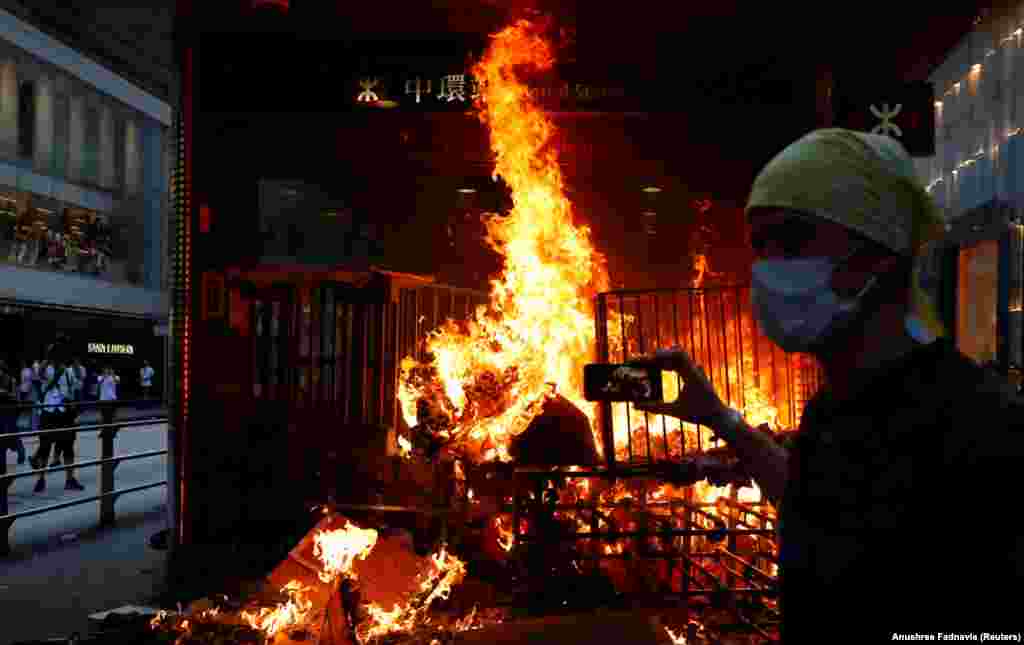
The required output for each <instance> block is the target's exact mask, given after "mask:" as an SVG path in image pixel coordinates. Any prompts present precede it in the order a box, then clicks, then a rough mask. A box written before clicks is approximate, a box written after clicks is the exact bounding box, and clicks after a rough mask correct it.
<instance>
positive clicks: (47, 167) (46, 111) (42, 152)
mask: <svg viewBox="0 0 1024 645" xmlns="http://www.w3.org/2000/svg"><path fill="white" fill-rule="evenodd" d="M53 93H54V88H53V81H52V80H51V79H50V78H48V77H47V76H44V75H40V76H39V79H38V80H37V81H36V96H35V112H36V114H35V118H36V141H35V147H34V148H33V152H32V157H33V158H32V162H33V166H34V167H35V169H36V170H37V171H39V172H43V173H50V172H52V166H53V133H54V130H53V123H54V109H53V107H54V106H53Z"/></svg>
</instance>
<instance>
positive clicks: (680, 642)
mask: <svg viewBox="0 0 1024 645" xmlns="http://www.w3.org/2000/svg"><path fill="white" fill-rule="evenodd" d="M665 632H666V633H667V634H668V637H669V638H670V639H672V645H686V637H685V636H683V632H681V631H680V632H679V633H678V634H676V633H675V632H673V631H672V630H671V629H669V628H668V627H665Z"/></svg>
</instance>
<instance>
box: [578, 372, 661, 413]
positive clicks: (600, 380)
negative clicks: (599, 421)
mask: <svg viewBox="0 0 1024 645" xmlns="http://www.w3.org/2000/svg"><path fill="white" fill-rule="evenodd" d="M662 397H663V394H662V390H661V370H660V369H658V368H656V367H637V366H635V365H621V364H608V363H592V364H590V365H584V366H583V398H584V399H586V400H587V401H632V402H634V403H660V402H662V400H663V399H662Z"/></svg>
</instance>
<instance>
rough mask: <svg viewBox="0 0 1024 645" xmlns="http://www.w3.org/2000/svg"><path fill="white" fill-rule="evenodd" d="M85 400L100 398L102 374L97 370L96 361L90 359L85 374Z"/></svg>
mask: <svg viewBox="0 0 1024 645" xmlns="http://www.w3.org/2000/svg"><path fill="white" fill-rule="evenodd" d="M85 400H86V401H99V400H100V374H99V373H98V372H97V367H96V363H94V362H92V361H89V365H88V370H87V373H86V376H85Z"/></svg>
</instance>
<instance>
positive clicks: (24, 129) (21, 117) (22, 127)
mask: <svg viewBox="0 0 1024 645" xmlns="http://www.w3.org/2000/svg"><path fill="white" fill-rule="evenodd" d="M35 137H36V84H35V83H34V82H32V81H24V82H23V83H21V85H19V86H18V156H19V157H21V158H22V159H31V158H32V155H33V154H34V153H35Z"/></svg>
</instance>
